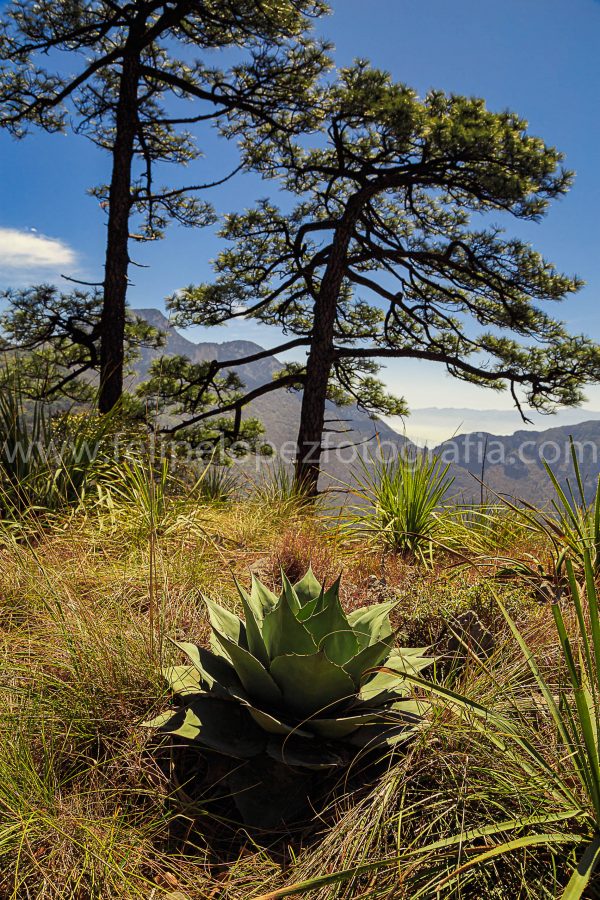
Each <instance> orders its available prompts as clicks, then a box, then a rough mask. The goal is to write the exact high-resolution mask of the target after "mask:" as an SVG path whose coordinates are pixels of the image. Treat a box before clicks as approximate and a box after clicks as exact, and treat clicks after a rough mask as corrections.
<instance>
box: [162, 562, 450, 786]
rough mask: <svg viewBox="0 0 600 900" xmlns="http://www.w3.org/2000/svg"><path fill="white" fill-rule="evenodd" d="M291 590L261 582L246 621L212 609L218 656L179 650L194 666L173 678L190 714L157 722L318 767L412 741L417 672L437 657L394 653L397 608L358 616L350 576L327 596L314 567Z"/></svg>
mask: <svg viewBox="0 0 600 900" xmlns="http://www.w3.org/2000/svg"><path fill="white" fill-rule="evenodd" d="M282 582H283V589H282V592H281V595H280V596H279V597H277V596H276V595H275V594H274V593H272V592H271V591H270V590H269V589H268V588H266V587H265V586H264V585H263V584H261V582H260V581H259V580H258V579H257V578H256V577H253V579H252V589H251V591H250V593H248V592H247V591H246V590H244V588H243V587H242V586H241V585H239V584H238V590H239V593H240V598H241V602H242V606H243V609H244V615H245V621H244V620H242V619H241V618H239V617H238V616H237V615H234V614H233V613H232V612H230V611H229V610H227V609H224V608H223V607H222V606H219V605H218V604H216V603H214V602H213V601H211V600H208V599H206V600H205V602H206V605H207V607H208V612H209V617H210V624H211V628H212V634H211V649H210V650H207V649H204V648H202V647H200V646H197V645H196V644H192V643H186V642H181V641H173V643H174V644H175V646H176V647H178V648H179V649H180V650H182V651H183V653H185V655H186V656H187V660H188V662H187V663H185V664H183V665H174V666H169V667H168V668H166V669H165V670H164V674H165V677H166V679H167V680H168V682H169V685H170V687H171V689H172V691H173V692H174V694H176V695H177V696H178V698H179V706H178V707H177V708H176V709H174V710H169V711H167V712H165V713H163V714H162V715H160V716H158V717H157V718H156V719H154V720H152V721H151V722H148V723H146V724H147V725H149V726H153V727H157V728H159V729H160V730H161V731H163V732H168V733H170V734H173V735H177V736H179V737H182V738H185V739H188V740H191V741H194V742H198V743H199V744H200V745H202V746H204V747H205V748H207V749H209V750H213V751H216V752H219V753H222V754H224V755H226V756H229V757H233V758H236V759H249V758H251V757H254V756H258V755H260V754H266V755H267V756H270V757H272V758H273V759H275V760H277V761H280V762H283V763H285V764H287V765H288V766H301V767H306V768H309V769H321V768H327V767H331V766H336V765H341V764H343V763H344V762H347V761H348V758H349V755H350V756H352V755H354V754H355V753H356V752H357V751H358V750H359V749H365V748H366V749H370V748H374V747H376V746H380V745H382V744H383V745H386V746H391V745H394V744H396V743H398V742H401V741H404V740H406V739H407V738H409V737H410V736H411V734H413V732H414V731H415V729H416V728H418V727H419V725H420V723H421V720H422V719H421V714H422V706H423V704H422V701H419V700H416V699H414V698H413V697H411V689H410V682H409V681H408V680H407V679H406V678H405V674H406V673H411V674H418V673H419V672H420V671H421V670H422V669H424V668H425V667H427V666H429V665H431V663H432V662H433V659H432V658H431V657H427V656H425V655H424V650H425V648H402V649H392V644H393V631H392V627H391V624H390V619H389V614H390V612H391V610H392V608H393V606H394V602H388V603H378V604H375V605H372V606H366V607H362V608H360V609H357V610H354V611H353V612H351V613H349V614H347V615H346V614H345V613H344V611H343V609H342V606H341V603H340V599H339V579H338V580H337V581H336V582H335V583H334V584H332V585H331V587H329V588H328V589H327V590H325V589H324V588H323V587H322V586H321V584H320V583H319V582H318V581H317V579H316V578H315V576H314V574H313V572H312V570H311V569H309V570H308V572H307V573H306V575H305V576H304V577H303V578H302V579H301V580H300V581H299V582H298V583H297V584H294V585H292V584H291V583H290V581H289V580H288V579H287V578H286V577H285V576H282Z"/></svg>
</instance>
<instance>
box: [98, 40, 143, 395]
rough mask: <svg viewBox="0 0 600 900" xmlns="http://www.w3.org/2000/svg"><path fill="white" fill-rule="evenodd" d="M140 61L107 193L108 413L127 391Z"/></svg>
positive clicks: (127, 64) (123, 107) (123, 93)
mask: <svg viewBox="0 0 600 900" xmlns="http://www.w3.org/2000/svg"><path fill="white" fill-rule="evenodd" d="M139 67H140V61H139V56H138V55H137V53H133V54H131V55H128V56H125V57H124V58H123V68H122V71H121V80H120V84H119V99H118V103H117V111H116V121H115V142H114V146H113V152H112V158H113V166H112V174H111V180H110V192H109V212H108V234H107V241H106V262H105V269H104V303H103V307H102V317H101V336H100V394H99V398H98V408H99V410H100V412H101V413H106V412H109V410H111V409H112V408H113V406H114V405H115V404H116V403H117V402H118V401H119V399H120V398H121V394H122V393H123V365H124V343H125V299H126V295H127V272H128V268H129V247H128V244H129V214H130V212H131V164H132V160H133V151H134V142H135V130H136V116H137V93H138V82H139Z"/></svg>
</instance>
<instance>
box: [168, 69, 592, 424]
mask: <svg viewBox="0 0 600 900" xmlns="http://www.w3.org/2000/svg"><path fill="white" fill-rule="evenodd" d="M322 103H323V107H324V109H325V111H326V116H325V124H324V127H323V130H324V132H325V135H324V139H322V138H321V137H319V139H318V140H315V141H313V142H312V143H309V142H307V141H304V142H302V144H300V143H299V142H295V141H293V140H289V139H278V138H277V136H275V137H274V139H273V140H265V142H264V143H263V144H262V145H261V146H260V148H259V152H256V151H255V152H253V151H252V150H251V149H250V150H249V152H251V153H252V152H253V159H254V164H255V167H256V168H257V169H258V170H259V171H260V172H261V173H262V174H263V175H265V176H267V177H269V178H273V179H277V180H278V182H279V183H282V184H283V185H284V187H285V188H286V189H287V190H288V191H289V192H290V193H291V194H292V195H294V196H295V197H297V204H296V206H295V207H293V208H292V209H291V212H288V211H287V207H286V209H285V210H284V209H283V208H279V207H277V206H275V205H274V204H273V202H271V201H268V200H265V201H262V202H261V203H260V204H258V205H257V206H256V207H255V208H254V209H251V210H249V211H245V212H241V213H240V212H234V213H232V214H231V215H229V216H227V218H226V220H225V223H224V225H223V227H222V229H221V236H222V237H224V238H225V239H227V240H228V241H229V242H230V245H229V247H227V248H226V249H225V250H223V251H222V253H221V254H220V255H219V257H218V258H217V262H216V273H217V274H216V280H215V282H214V283H213V284H204V285H200V286H199V287H197V288H190V289H187V290H185V291H182V292H179V293H178V294H176V295H175V296H174V297H172V298H171V301H170V303H171V307H172V309H174V310H175V312H176V314H177V316H178V318H179V321H180V322H186V323H189V322H194V323H202V324H216V323H219V322H224V321H227V320H229V319H232V318H235V317H239V316H242V315H244V316H252V317H254V318H256V319H257V320H259V321H260V322H261V323H263V324H269V325H274V326H277V327H281V325H282V324H283V325H284V326H285V329H286V331H287V332H289V334H290V335H293V336H295V340H296V341H297V340H298V339H302V338H304V339H305V343H306V344H307V346H308V345H310V343H311V340H312V339H313V337H314V334H315V333H320V331H319V329H324V328H325V325H324V316H325V315H327V316H328V321H327V327H331V331H332V336H331V340H330V343H329V346H328V347H326V348H320V352H322V353H327V354H328V357H329V358H328V362H329V368H330V383H331V389H332V390H333V391H334V392H335V391H337V392H339V395H340V396H342V397H343V396H344V395H345V396H346V397H347V396H350V397H352V398H353V399H355V400H357V401H358V402H359V404H363V405H364V406H365V408H367V409H369V410H371V411H372V412H374V413H377V412H382V413H384V414H387V413H388V412H389V410H390V408H391V406H393V405H394V403H395V404H396V406H397V407H398V408H399V407H400V406H401V401H400V400H398V399H397V398H396V399H394V398H389V397H388V399H387V400H386V392H385V390H384V389H383V388H382V387H381V385H379V387H377V384H378V383H377V381H376V379H375V375H376V373H377V368H378V363H379V362H380V361H381V360H385V359H386V358H394V357H398V358H413V359H426V360H429V361H434V362H438V363H439V364H440V365H442V366H444V367H445V368H446V370H447V371H448V372H449V374H451V375H453V376H454V377H456V378H459V379H462V380H463V381H467V382H470V383H473V384H478V385H484V386H487V387H489V388H491V389H494V390H507V389H510V390H511V391H512V394H513V396H514V398H515V401H516V402H523V401H525V402H526V403H528V404H530V405H531V406H532V407H535V408H536V409H544V410H545V409H550V408H552V407H553V406H554V405H556V404H561V405H569V404H575V403H578V402H579V401H580V400H581V398H582V388H583V385H584V384H585V382H586V381H587V380H595V379H597V378H598V375H599V372H600V353H599V351H598V347H597V346H596V344H595V343H594V342H592V341H591V340H589V339H587V338H584V337H582V336H573V335H570V334H569V333H568V332H567V331H566V330H565V328H564V326H563V324H562V323H561V322H560V321H559V320H557V319H555V318H554V317H553V316H552V315H550V314H549V313H548V312H546V311H545V310H544V309H543V308H542V305H541V304H543V303H545V302H547V301H556V300H561V299H563V298H567V297H568V296H569V295H571V294H573V293H574V292H576V291H577V290H579V288H580V287H581V285H582V281H581V279H579V278H578V277H569V276H567V275H563V274H561V273H560V272H558V271H557V270H556V269H555V267H554V266H553V265H552V264H551V263H550V262H548V261H547V260H545V259H544V258H543V257H542V256H541V255H540V254H539V253H538V252H537V251H535V250H534V249H533V248H532V247H531V246H530V245H529V244H528V243H526V242H524V241H522V240H520V239H518V238H513V237H510V236H505V235H504V232H503V231H502V229H501V228H500V227H499V226H496V225H493V226H490V225H489V221H490V219H489V214H493V215H494V216H496V215H497V214H503V215H511V216H512V217H514V218H517V219H526V220H533V221H537V220H539V219H540V218H541V217H542V216H543V215H544V214H545V213H546V211H547V209H548V206H549V204H550V203H551V201H552V200H553V199H555V198H559V197H561V196H562V195H564V194H565V193H566V192H567V190H568V188H569V186H570V184H571V181H572V173H570V172H568V171H565V170H564V169H563V167H562V159H563V157H562V154H561V153H560V152H558V151H557V150H556V149H555V148H553V147H551V146H549V145H547V144H546V143H545V142H544V141H543V140H542V139H541V138H539V137H537V136H535V135H532V134H530V133H529V132H528V130H527V123H526V122H525V121H524V120H523V119H522V118H521V117H519V116H518V115H516V114H515V113H512V112H499V113H497V112H493V111H491V110H489V109H487V107H486V105H485V103H484V101H483V100H481V99H479V98H474V97H463V96H458V95H454V94H452V95H447V94H444V93H443V92H441V91H436V90H434V91H430V92H429V93H428V94H427V95H426V96H424V97H422V98H421V97H418V96H417V94H416V93H415V91H414V90H412V89H411V88H409V87H407V86H406V85H404V84H398V83H395V82H393V81H392V79H391V78H390V76H389V75H388V74H387V73H385V72H382V71H379V70H375V69H371V68H370V67H369V66H368V65H367V64H366V63H365V62H358V63H357V64H355V65H354V66H353V67H352V68H350V69H344V70H342V71H341V73H340V77H339V80H338V81H337V83H335V84H334V85H333V86H332V87H331V88H330V90H329V91H326V92H325V94H324V97H323V99H322ZM482 214H483V215H482ZM333 260H335V271H334V270H333V268H332V267H333V262H332V261H333ZM338 276H339V277H338ZM334 281H335V285H334V286H333V287H332V285H333V284H334ZM324 286H326V290H327V292H329V291H332V292H333V293H332V294H331V295H330V294H329V293H327V297H324V296H323V291H324ZM331 304H333V305H334V309H333V312H332V311H331V309H330V308H329V307H330V306H331ZM326 307H327V310H328V311H327V313H326V312H325V309H326ZM315 317H316V319H317V320H318V321H317V322H315ZM467 322H470V325H469V327H466V323H467ZM498 329H500V334H498ZM290 343H293V342H290ZM282 349H285V347H282ZM369 364H370V365H369ZM373 379H375V380H373Z"/></svg>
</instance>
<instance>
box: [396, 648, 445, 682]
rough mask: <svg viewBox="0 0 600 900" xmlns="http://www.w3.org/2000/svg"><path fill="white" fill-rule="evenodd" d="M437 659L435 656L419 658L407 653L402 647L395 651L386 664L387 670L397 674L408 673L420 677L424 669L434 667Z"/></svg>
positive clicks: (409, 652)
mask: <svg viewBox="0 0 600 900" xmlns="http://www.w3.org/2000/svg"><path fill="white" fill-rule="evenodd" d="M434 662H435V657H433V656H417V655H416V654H415V653H413V652H411V651H410V648H409V650H408V652H405V651H404V649H403V648H402V647H400V648H399V649H397V650H395V651H394V652H393V653H392V654H391V655H390V656H389V657H388V660H387V662H386V664H385V665H386V668H388V669H394V671H395V672H408V673H409V674H410V675H418V674H419V672H422V671H423V669H426V668H427V667H428V666H431V665H433V663H434Z"/></svg>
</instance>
